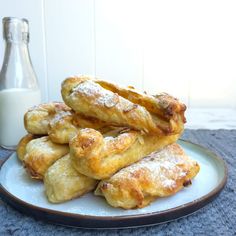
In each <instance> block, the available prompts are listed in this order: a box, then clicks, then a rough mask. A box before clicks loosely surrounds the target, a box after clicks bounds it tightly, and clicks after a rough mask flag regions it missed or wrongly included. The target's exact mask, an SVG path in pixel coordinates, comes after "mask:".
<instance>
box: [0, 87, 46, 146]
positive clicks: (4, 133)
mask: <svg viewBox="0 0 236 236" xmlns="http://www.w3.org/2000/svg"><path fill="white" fill-rule="evenodd" d="M40 100H41V96H40V91H39V90H31V89H17V88H13V89H5V90H1V91H0V145H1V146H3V147H6V148H15V146H16V145H17V144H18V142H19V140H20V139H21V138H22V136H24V135H25V134H26V131H25V129H24V114H25V112H26V111H27V110H28V109H29V108H30V107H32V106H34V105H37V104H39V103H40Z"/></svg>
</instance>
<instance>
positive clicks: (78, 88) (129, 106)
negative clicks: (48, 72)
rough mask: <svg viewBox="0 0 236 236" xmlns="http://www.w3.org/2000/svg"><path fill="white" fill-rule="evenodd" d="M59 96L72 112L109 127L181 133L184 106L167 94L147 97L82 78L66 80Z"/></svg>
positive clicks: (106, 83)
mask: <svg viewBox="0 0 236 236" xmlns="http://www.w3.org/2000/svg"><path fill="white" fill-rule="evenodd" d="M61 92H62V97H63V100H64V102H65V103H66V104H67V105H68V106H70V107H71V108H72V109H73V110H75V111H76V112H78V113H81V114H83V115H85V116H91V117H95V118H98V119H100V120H102V121H105V122H107V123H108V124H111V125H115V126H125V127H126V126H129V127H131V128H133V129H136V130H142V131H145V132H146V133H151V134H155V135H161V136H163V135H167V134H168V135H170V134H177V133H181V132H182V131H183V127H184V123H185V118H184V111H185V109H186V106H185V105H184V104H182V103H180V102H179V101H178V100H177V99H175V98H173V97H171V96H170V95H167V94H159V95H156V96H151V95H147V94H142V93H139V92H137V91H136V90H134V89H131V88H121V87H119V86H117V85H114V84H111V83H108V82H105V81H101V80H95V79H91V78H89V77H86V76H81V77H71V78H68V79H66V80H65V81H64V82H63V83H62V90H61Z"/></svg>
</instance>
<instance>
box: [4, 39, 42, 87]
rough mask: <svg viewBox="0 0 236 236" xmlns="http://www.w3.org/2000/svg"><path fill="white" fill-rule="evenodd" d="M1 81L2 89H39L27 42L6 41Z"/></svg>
mask: <svg viewBox="0 0 236 236" xmlns="http://www.w3.org/2000/svg"><path fill="white" fill-rule="evenodd" d="M0 81H1V83H0V84H1V85H0V86H1V87H2V89H3V88H30V89H36V88H38V86H37V80H36V75H35V72H34V70H33V66H32V63H31V59H30V55H29V50H28V43H27V42H26V41H19V42H16V41H8V40H7V41H6V47H5V55H4V59H3V65H2V70H1V72H0ZM0 89H1V88H0Z"/></svg>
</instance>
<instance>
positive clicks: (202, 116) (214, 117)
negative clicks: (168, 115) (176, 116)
mask: <svg viewBox="0 0 236 236" xmlns="http://www.w3.org/2000/svg"><path fill="white" fill-rule="evenodd" d="M186 119H187V123H186V125H185V128H188V129H236V108H235V109H229V108H228V109H226V108H221V109H219V108H189V109H187V111H186Z"/></svg>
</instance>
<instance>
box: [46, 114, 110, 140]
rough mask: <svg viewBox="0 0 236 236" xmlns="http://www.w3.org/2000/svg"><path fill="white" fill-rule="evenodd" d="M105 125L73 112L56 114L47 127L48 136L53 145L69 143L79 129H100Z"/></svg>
mask: <svg viewBox="0 0 236 236" xmlns="http://www.w3.org/2000/svg"><path fill="white" fill-rule="evenodd" d="M104 126H106V124H105V123H104V122H102V121H99V120H98V119H95V118H87V117H84V116H81V115H79V114H75V113H74V112H72V111H71V112H60V113H58V114H56V115H55V116H54V117H53V118H52V119H51V120H50V121H49V125H48V135H49V137H50V139H51V140H52V141H53V142H54V143H61V144H65V143H69V141H70V139H71V138H73V137H74V136H75V135H76V134H77V133H78V131H79V130H80V129H81V128H87V127H88V128H94V129H101V128H103V127H104Z"/></svg>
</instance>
